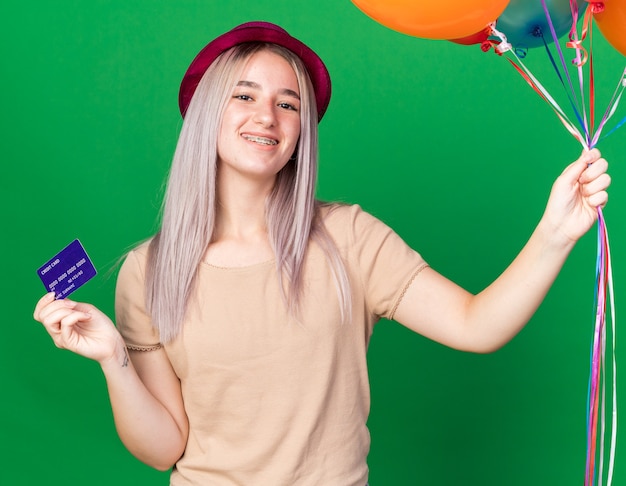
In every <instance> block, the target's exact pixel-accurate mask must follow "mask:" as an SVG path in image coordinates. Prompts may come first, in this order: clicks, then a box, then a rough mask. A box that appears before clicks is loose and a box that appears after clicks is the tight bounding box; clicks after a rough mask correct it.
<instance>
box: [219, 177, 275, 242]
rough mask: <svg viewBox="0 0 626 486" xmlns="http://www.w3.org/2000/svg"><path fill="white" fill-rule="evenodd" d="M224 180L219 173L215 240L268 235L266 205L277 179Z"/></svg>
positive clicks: (230, 178) (231, 178)
mask: <svg viewBox="0 0 626 486" xmlns="http://www.w3.org/2000/svg"><path fill="white" fill-rule="evenodd" d="M225 179H226V178H220V177H219V175H218V185H217V187H218V191H217V192H218V193H217V197H218V206H217V215H216V216H217V221H216V222H217V227H216V228H215V229H216V232H215V234H214V236H215V238H214V240H213V241H219V240H220V239H223V238H227V239H229V238H235V239H247V238H250V237H258V235H259V234H260V233H262V234H266V220H265V204H266V201H267V197H268V196H269V194H270V192H271V190H272V188H273V185H274V181H264V182H259V181H256V180H250V179H247V178H244V177H241V178H233V177H229V178H228V180H225Z"/></svg>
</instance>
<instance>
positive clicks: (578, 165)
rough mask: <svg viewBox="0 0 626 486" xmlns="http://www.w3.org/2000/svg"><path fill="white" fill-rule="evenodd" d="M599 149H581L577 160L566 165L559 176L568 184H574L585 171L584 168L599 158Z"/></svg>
mask: <svg viewBox="0 0 626 486" xmlns="http://www.w3.org/2000/svg"><path fill="white" fill-rule="evenodd" d="M600 157H601V155H600V151H599V150H598V149H596V148H594V149H591V150H583V152H582V153H581V154H580V157H578V159H577V160H575V161H574V162H572V163H571V164H570V165H568V166H567V167H566V168H565V170H564V171H563V172H562V173H561V178H562V179H563V180H565V181H566V182H568V183H570V184H575V183H576V182H578V179H579V178H580V176H581V175H582V173H583V172H584V171H585V169H586V168H587V167H588V166H589V165H591V164H593V163H594V162H596V161H597V160H599V159H600Z"/></svg>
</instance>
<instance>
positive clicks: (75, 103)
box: [0, 0, 626, 486]
mask: <svg viewBox="0 0 626 486" xmlns="http://www.w3.org/2000/svg"><path fill="white" fill-rule="evenodd" d="M2 17H3V18H2V28H1V29H0V40H1V42H0V52H1V53H2V58H1V60H0V66H1V67H0V69H1V70H2V71H1V79H2V81H1V82H2V90H0V97H1V98H0V106H1V107H2V108H1V109H2V127H1V133H2V135H1V145H0V154H1V157H2V169H3V170H2V176H1V177H0V188H1V190H0V198H2V201H1V203H0V207H1V208H2V221H3V231H2V235H3V236H2V253H1V255H2V258H3V260H4V264H3V265H2V267H3V269H4V271H3V272H2V277H1V279H0V281H1V284H0V285H1V286H2V287H1V292H2V296H3V298H4V301H3V307H4V309H3V312H2V328H3V330H2V339H1V340H0V346H1V349H0V360H1V371H0V373H1V375H0V380H1V383H2V390H3V396H2V399H1V400H0V417H1V420H2V425H1V428H0V430H1V434H2V440H0V447H1V448H2V450H0V458H1V461H2V467H1V468H0V483H2V484H10V485H31V484H32V485H40V484H69V485H111V484H116V485H136V484H151V485H157V484H162V485H165V484H168V475H167V474H166V473H158V472H156V471H153V470H151V469H150V468H148V467H147V466H144V465H143V464H141V463H140V462H138V461H137V460H135V459H134V458H133V457H132V456H131V455H130V454H129V453H128V452H127V451H126V450H125V449H124V447H123V446H122V445H121V443H120V442H119V440H118V438H117V435H116V433H115V430H114V427H113V423H112V419H111V412H110V408H109V404H108V399H107V394H106V389H105V384H104V380H103V377H102V374H101V372H100V370H99V368H98V366H97V364H95V363H93V362H90V361H88V360H86V359H83V358H80V357H77V356H74V355H72V354H71V353H69V352H67V351H60V350H57V349H56V348H55V347H54V345H53V344H52V343H51V341H50V339H49V337H48V335H47V334H46V333H45V332H44V330H43V329H42V328H41V326H40V325H38V324H37V323H35V322H34V321H33V319H32V309H33V307H34V305H35V302H36V300H37V299H38V298H39V296H40V295H41V294H42V293H43V292H44V289H43V286H42V285H41V282H40V281H39V279H38V278H37V275H36V269H37V268H38V267H39V266H40V265H41V264H42V263H43V262H45V261H46V260H47V259H48V258H50V257H51V256H52V255H53V254H54V253H55V252H56V251H58V250H60V249H61V248H62V247H63V246H65V245H66V244H68V243H69V242H70V241H71V240H72V239H74V238H80V239H81V241H82V242H83V244H84V245H85V247H86V249H87V251H88V252H89V254H90V256H91V257H92V259H93V261H94V263H95V264H96V266H97V267H98V269H99V274H98V276H97V277H96V278H95V279H94V280H93V281H91V282H90V283H89V284H88V285H86V286H85V287H83V288H82V289H81V290H80V291H78V292H77V293H76V294H74V298H76V299H80V300H86V301H90V302H92V303H94V304H96V305H98V306H99V307H101V308H102V309H103V310H105V311H106V312H108V313H110V314H112V311H113V290H114V284H115V269H116V263H117V262H118V260H119V259H120V257H122V256H123V254H124V253H125V251H127V249H129V248H130V247H131V246H132V245H134V244H135V243H136V242H137V241H139V240H141V239H144V238H146V237H148V236H149V235H151V234H152V232H153V231H154V229H155V220H156V216H157V213H158V209H159V206H160V200H161V195H162V187H163V181H164V178H165V176H166V173H167V170H168V166H169V163H170V159H171V155H172V152H173V150H174V146H175V142H176V138H177V134H178V131H179V129H180V125H181V119H180V115H179V113H178V107H177V93H178V85H179V82H180V79H181V76H182V75H183V73H184V71H185V69H186V67H187V65H188V64H189V62H190V61H191V59H192V58H193V56H195V54H196V53H197V51H198V50H199V49H200V48H201V47H202V46H204V45H205V43H206V42H208V40H209V39H211V38H212V37H214V36H216V35H218V34H220V33H222V32H223V31H226V30H228V29H230V28H232V27H233V26H234V25H236V24H238V23H241V22H244V21H248V20H269V21H273V22H276V23H279V24H281V25H283V26H284V27H285V28H286V29H287V30H288V31H290V32H291V33H292V34H294V35H296V36H297V37H299V38H301V39H302V40H304V41H305V42H307V43H309V44H310V45H311V46H313V48H314V49H315V50H316V51H317V52H318V53H319V54H320V55H321V57H322V58H323V59H324V60H325V61H326V63H327V65H328V68H329V70H330V72H331V74H332V76H333V82H334V85H333V100H332V102H331V105H330V109H329V111H328V112H327V114H326V116H325V118H324V120H323V122H322V124H321V126H320V130H321V148H320V151H321V169H320V171H321V173H320V180H319V196H320V197H321V198H323V199H329V200H340V201H345V202H358V203H359V204H361V205H362V206H363V207H364V208H365V209H367V210H368V211H370V212H372V213H373V214H375V215H376V216H378V217H380V218H381V219H383V220H384V221H386V222H387V223H388V224H390V225H391V226H392V227H394V228H395V229H396V230H397V232H398V233H400V234H401V235H402V236H403V237H404V238H405V239H406V240H407V241H408V242H409V243H410V244H411V245H412V246H414V247H415V248H416V249H417V250H418V251H420V252H421V253H422V254H423V255H424V257H425V258H426V259H427V260H428V261H429V262H430V263H431V264H432V266H433V267H435V268H436V269H437V270H439V271H440V272H442V273H443V274H445V275H447V276H448V277H450V278H451V279H453V280H455V281H457V282H458V283H460V284H461V285H463V286H465V287H466V288H468V289H470V290H472V291H479V290H480V289H481V288H483V287H484V286H485V285H487V284H488V283H489V282H491V281H492V280H493V279H494V278H496V277H497V275H498V274H499V272H501V271H502V270H503V269H504V268H505V266H506V265H507V264H508V263H509V262H510V260H511V259H512V258H513V257H514V255H515V254H516V253H517V252H518V251H519V249H520V248H521V246H522V244H523V243H524V242H525V240H526V238H527V237H528V236H529V234H530V232H531V231H532V229H533V227H534V225H535V224H536V222H537V221H538V219H539V217H540V216H541V212H542V209H543V206H544V204H545V200H546V198H547V194H548V191H549V189H550V186H551V184H552V181H553V180H554V178H555V177H556V176H557V175H558V174H559V173H560V172H561V171H562V169H563V168H564V167H565V165H566V164H568V163H569V161H571V160H573V159H575V158H576V157H577V155H578V153H579V152H580V147H579V145H578V143H577V142H576V141H575V140H574V139H573V138H572V137H571V136H570V135H569V134H568V133H567V132H566V131H565V129H564V128H563V127H562V126H561V124H560V122H559V121H558V119H557V118H556V116H555V115H554V113H553V112H552V111H551V110H550V108H549V107H548V105H547V104H545V103H544V102H542V101H541V100H540V99H539V97H538V96H537V95H536V94H535V93H534V92H533V91H532V90H531V89H530V88H529V87H528V86H527V85H526V84H525V82H524V81H523V80H522V78H521V77H520V76H519V75H518V74H517V73H516V72H515V71H514V70H513V69H512V67H511V66H510V65H509V64H508V62H507V61H505V60H504V59H503V58H499V57H498V56H495V55H494V54H493V53H492V52H490V53H483V52H481V50H480V49H479V48H478V47H477V46H472V47H467V46H460V45H456V44H453V43H450V42H447V41H429V40H424V39H418V38H414V37H409V36H406V35H403V34H400V33H397V32H394V31H392V30H389V29H387V28H385V27H382V26H381V25H379V24H377V23H376V22H374V21H372V20H371V19H370V18H368V17H366V16H365V15H364V14H362V13H361V12H360V11H359V10H358V9H357V8H356V7H355V6H354V5H353V4H352V3H351V2H350V1H348V0H341V1H339V0H316V1H298V2H295V1H294V0H256V1H254V2H243V1H232V0H229V1H226V0H224V1H207V0H205V1H200V0H195V1H192V0H179V1H165V0H150V1H149V0H141V1H134V2H128V1H122V0H109V1H105V0H92V1H90V2H86V1H78V0H74V1H71V0H58V1H44V0H35V1H31V2H19V4H18V2H9V3H6V4H5V5H4V7H3V16H2ZM594 41H595V46H594V47H595V70H596V82H597V87H598V92H597V97H598V106H599V108H600V109H604V107H605V106H606V103H607V101H608V97H609V96H610V93H611V92H612V90H613V88H614V86H615V83H616V81H617V79H618V77H619V75H620V74H621V71H622V69H623V66H624V57H623V56H621V55H620V54H619V53H617V52H615V51H614V50H613V49H612V48H611V47H610V46H609V45H608V44H607V43H606V42H605V41H604V39H603V38H602V37H601V36H600V35H596V36H595V39H594ZM527 61H528V63H529V65H531V66H532V69H533V71H534V72H535V74H537V75H538V76H539V77H541V78H542V79H545V80H548V84H549V85H550V86H551V88H550V89H552V92H553V93H554V94H555V95H561V94H562V93H563V90H562V88H560V87H559V86H558V84H556V83H555V84H551V83H552V82H553V79H554V78H555V76H554V73H553V71H552V70H551V67H550V66H549V65H548V60H547V56H546V54H545V52H544V51H542V50H533V51H531V52H530V53H529V56H528V57H527ZM620 114H621V117H623V116H624V114H626V110H625V109H624V107H622V108H621V110H620ZM621 117H620V118H621ZM600 148H601V149H602V151H603V154H604V155H605V157H606V158H607V159H608V160H609V162H610V163H611V164H612V167H611V174H612V177H613V186H612V190H611V201H610V204H609V206H608V207H607V208H606V210H605V215H606V219H607V222H608V227H609V231H610V237H611V245H612V248H613V253H614V254H613V257H614V262H613V270H614V278H615V292H616V303H617V308H618V317H619V315H620V314H621V310H622V304H623V303H624V299H623V297H624V290H623V289H624V282H625V281H626V255H625V254H624V252H623V251H622V249H623V248H624V245H625V244H626V241H625V240H626V232H625V231H624V225H623V221H624V216H623V214H624V212H625V211H626V197H625V195H626V190H625V188H626V170H625V166H626V158H625V157H624V154H625V152H626V128H624V129H622V130H621V131H619V132H616V133H615V134H614V135H612V136H611V137H609V138H607V139H606V140H605V141H603V142H602V143H601V145H600ZM595 256H596V240H595V230H592V231H591V232H590V233H589V234H588V235H587V236H586V237H585V238H584V239H583V240H581V242H580V243H579V245H578V246H577V247H576V249H575V250H574V252H573V254H572V255H571V258H570V259H569V260H568V262H567V264H566V266H565V268H564V269H563V272H562V273H561V275H560V277H559V279H558V280H557V282H556V284H555V286H554V287H553V289H552V290H551V292H550V294H549V295H548V297H547V299H546V301H545V303H544V304H543V306H542V307H541V308H540V310H539V311H538V312H537V314H536V316H535V317H534V318H533V319H532V321H531V323H530V324H529V326H528V327H527V328H526V329H525V330H524V331H523V332H522V333H521V334H520V335H519V336H518V337H517V338H516V339H514V340H513V341H512V342H511V343H510V344H508V345H507V346H506V347H504V348H503V349H502V350H500V351H498V352H497V353H495V354H491V355H472V354H467V353H461V352H457V351H453V350H449V349H446V348H444V347H442V346H440V345H438V344H435V343H432V342H430V341H428V340H426V339H424V338H422V337H421V336H418V335H415V334H413V333H411V332H409V331H407V330H406V329H404V328H402V327H401V326H399V325H397V324H395V323H389V322H382V323H381V324H380V325H379V326H378V327H377V328H376V331H375V334H374V337H373V341H372V344H371V348H370V354H369V359H370V365H371V369H370V374H371V382H372V395H373V396H372V402H373V403H372V413H371V418H370V422H369V425H370V429H371V434H372V441H373V442H372V450H371V454H370V457H369V464H370V468H371V476H370V481H371V483H372V485H373V486H381V485H384V486H386V485H417V484H423V485H472V486H473V485H503V484H506V485H519V486H522V485H523V486H527V485H529V484H539V485H552V484H558V485H569V484H582V482H583V475H584V465H585V464H584V461H585V447H586V438H585V411H586V390H587V380H588V368H589V342H590V338H591V332H592V328H593V320H592V304H593V288H594V281H595V278H594V269H595ZM618 324H619V321H618ZM621 338H622V336H621V334H619V335H618V347H619V344H620V341H621ZM620 349H621V348H620ZM622 356H623V355H621V354H619V351H618V359H620V358H622ZM618 367H619V368H618V374H620V371H621V369H623V366H622V359H620V361H619V362H618ZM621 376H623V375H621V374H620V378H621ZM623 383H624V381H623V380H620V382H619V384H618V388H619V390H620V393H618V399H619V400H620V402H619V403H620V408H621V410H626V409H625V408H624V407H623V406H622V405H621V404H622V401H623V400H624V399H626V395H624V393H622V392H621V391H622V390H623ZM625 435H626V428H622V429H620V430H619V433H618V451H617V465H616V470H615V484H618V485H619V484H624V483H625V482H626V468H625V467H624V465H623V464H624V461H623V460H622V457H623V455H624V448H623V447H620V446H621V445H622V444H621V442H620V441H621V440H622V439H623V438H624V437H625Z"/></svg>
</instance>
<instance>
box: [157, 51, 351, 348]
mask: <svg viewBox="0 0 626 486" xmlns="http://www.w3.org/2000/svg"><path fill="white" fill-rule="evenodd" d="M264 49H267V50H271V51H272V52H275V53H277V54H279V55H281V56H282V57H284V58H285V59H286V60H287V61H288V62H289V63H290V64H291V66H292V68H293V69H294V72H295V73H296V77H297V79H298V84H299V88H300V97H301V105H300V110H301V112H300V139H299V141H298V149H297V159H296V161H295V162H294V161H290V162H289V163H288V164H287V165H286V166H285V167H284V168H283V169H282V170H281V171H280V172H279V173H278V175H277V178H276V182H275V185H274V188H273V190H272V192H271V193H270V195H269V196H268V200H267V202H266V211H265V212H266V223H267V228H268V234H269V239H270V243H271V245H272V248H273V250H274V254H275V257H276V270H277V274H278V275H277V277H278V279H279V282H280V288H281V290H282V292H283V300H284V303H285V305H286V307H287V310H288V312H289V314H290V315H292V316H293V317H295V318H296V319H297V317H298V313H299V308H300V301H301V299H302V296H303V289H304V275H303V272H304V262H305V257H306V252H307V249H308V245H309V243H310V241H315V242H316V243H317V244H318V245H319V246H320V247H321V249H322V250H323V252H324V254H325V256H326V260H327V263H328V265H329V266H330V268H331V271H332V275H333V278H334V281H335V286H336V288H337V296H338V300H339V305H340V310H341V317H342V321H343V322H347V321H349V320H350V317H351V297H350V284H349V280H348V275H347V272H346V269H345V266H344V263H343V260H342V258H341V256H340V254H339V250H338V249H337V247H336V245H335V243H334V242H333V240H332V238H331V237H330V235H329V234H328V233H327V231H326V229H325V227H324V224H323V222H322V221H321V219H320V217H319V208H320V206H321V203H320V202H318V201H317V200H316V199H315V187H316V182H317V166H318V129H317V119H318V118H317V109H316V105H315V94H314V91H313V87H312V84H311V80H310V78H309V76H308V74H307V73H306V69H305V67H304V65H303V63H302V61H301V60H300V58H298V57H297V56H296V55H295V54H293V53H292V52H291V51H289V50H287V49H284V48H282V47H280V46H277V45H274V44H266V43H247V44H241V45H238V46H235V47H233V48H231V49H229V50H228V51H226V52H224V53H222V54H221V55H220V57H218V58H217V59H216V60H215V61H214V62H213V64H211V66H210V67H209V68H208V70H207V71H206V73H205V74H204V76H203V78H202V80H201V81H200V83H199V85H198V87H197V89H196V92H195V94H194V96H193V98H192V100H191V102H190V104H189V108H188V109H187V112H186V114H185V121H184V123H183V127H182V130H181V133H180V136H179V139H178V145H177V147H176V151H175V153H174V158H173V162H172V167H171V170H170V174H169V179H168V184H167V191H166V194H165V198H164V201H163V207H162V216H161V229H160V230H159V231H158V233H157V234H156V235H155V236H154V238H153V239H152V241H151V243H150V247H149V256H148V265H147V271H146V307H147V310H148V313H149V314H150V316H151V318H152V324H153V326H154V327H155V329H156V330H157V331H158V332H159V334H160V338H161V341H162V342H164V343H166V342H169V341H171V340H172V339H174V338H176V336H178V334H179V333H180V332H181V330H182V324H183V320H184V317H185V312H186V308H187V305H188V302H189V299H190V297H191V295H192V293H193V291H194V288H195V283H196V276H197V272H198V268H199V265H200V263H201V261H202V257H203V255H204V253H205V251H206V249H207V247H208V245H209V244H210V243H211V239H212V236H213V231H214V228H215V220H216V206H217V196H216V185H217V136H218V134H219V129H220V124H221V120H222V117H223V113H224V110H225V107H226V104H227V102H228V99H229V97H230V95H231V93H232V90H233V88H234V86H235V85H236V84H237V82H238V81H239V77H240V76H241V73H242V71H243V69H244V67H245V64H246V62H247V61H248V59H250V57H251V56H252V55H253V54H255V53H256V52H259V51H260V50H264Z"/></svg>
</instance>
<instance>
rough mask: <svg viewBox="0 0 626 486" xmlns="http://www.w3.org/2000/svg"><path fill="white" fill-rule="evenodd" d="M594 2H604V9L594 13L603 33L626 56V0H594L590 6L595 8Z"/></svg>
mask: <svg viewBox="0 0 626 486" xmlns="http://www.w3.org/2000/svg"><path fill="white" fill-rule="evenodd" d="M594 3H598V4H604V10H602V11H601V12H598V13H594V15H593V18H594V19H595V20H596V24H598V27H600V30H601V31H602V34H603V35H604V37H606V40H608V41H609V43H610V44H611V45H612V46H613V47H615V49H616V50H618V51H619V52H621V53H622V54H624V55H625V56H626V2H625V1H624V0H603V1H602V2H592V3H591V5H590V6H591V8H594V9H595V8H596V6H595V5H594ZM593 11H594V12H595V10H593Z"/></svg>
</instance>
